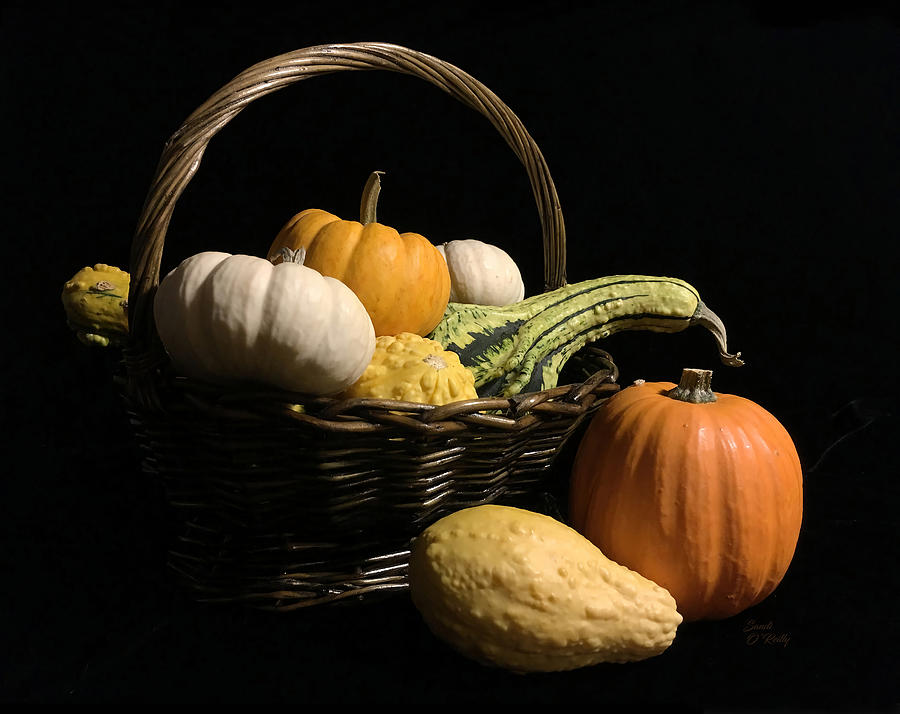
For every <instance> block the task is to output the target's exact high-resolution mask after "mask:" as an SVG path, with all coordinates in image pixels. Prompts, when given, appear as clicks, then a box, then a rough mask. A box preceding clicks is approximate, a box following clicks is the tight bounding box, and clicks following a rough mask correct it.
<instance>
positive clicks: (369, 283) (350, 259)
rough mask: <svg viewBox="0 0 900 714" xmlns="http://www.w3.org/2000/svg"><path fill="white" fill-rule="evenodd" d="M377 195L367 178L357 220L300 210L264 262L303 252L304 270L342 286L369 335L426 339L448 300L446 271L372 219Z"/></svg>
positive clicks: (435, 257)
mask: <svg viewBox="0 0 900 714" xmlns="http://www.w3.org/2000/svg"><path fill="white" fill-rule="evenodd" d="M379 191H380V178H379V173H378V172H375V173H373V174H372V175H371V176H370V178H369V181H368V182H367V184H366V188H365V190H364V191H363V199H362V204H361V209H360V221H345V220H341V219H340V218H338V217H337V216H335V215H333V214H331V213H328V212H327V211H323V210H321V209H318V208H310V209H307V210H305V211H301V212H300V213H298V214H297V215H295V216H294V217H293V218H291V220H290V221H288V222H287V224H285V226H284V227H283V228H282V229H281V231H279V233H278V235H277V236H276V237H275V240H274V241H273V242H272V245H271V247H270V248H269V258H270V259H271V260H273V261H275V262H277V261H278V260H279V259H280V255H281V252H282V250H283V249H285V248H288V249H290V250H297V249H298V248H304V249H305V250H306V265H307V266H309V267H310V268H312V269H313V270H316V271H318V272H319V273H321V274H322V275H328V276H331V277H333V278H337V279H338V280H340V281H341V282H342V283H344V284H345V285H347V286H348V287H349V288H350V289H351V290H352V291H353V292H354V293H356V295H357V297H358V298H359V299H360V301H361V302H362V304H363V305H364V306H365V308H366V310H367V311H368V313H369V317H370V318H371V319H372V324H373V326H374V328H375V335H376V337H377V336H380V335H396V334H399V333H401V332H412V333H415V334H417V335H427V334H428V333H429V332H431V331H432V330H433V329H434V328H435V326H436V325H437V324H438V323H439V322H440V321H441V318H442V317H443V315H444V309H445V308H446V307H447V302H448V301H449V299H450V271H449V269H448V268H447V262H446V261H445V260H444V258H443V256H442V255H441V254H440V253H439V252H438V250H437V248H436V247H435V246H434V245H433V244H432V243H431V242H430V241H429V240H428V239H427V238H425V237H424V236H422V235H419V234H418V233H399V232H397V230H396V229H394V228H391V227H390V226H386V225H383V224H381V223H378V222H377V221H376V220H375V209H376V205H377V201H378V193H379Z"/></svg>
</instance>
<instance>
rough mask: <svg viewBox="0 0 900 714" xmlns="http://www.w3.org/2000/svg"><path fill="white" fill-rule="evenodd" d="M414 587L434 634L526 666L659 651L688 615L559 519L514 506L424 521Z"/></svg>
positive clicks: (481, 656)
mask: <svg viewBox="0 0 900 714" xmlns="http://www.w3.org/2000/svg"><path fill="white" fill-rule="evenodd" d="M409 588H410V596H411V598H412V601H413V604H414V605H415V606H416V608H417V609H418V610H419V612H420V613H421V615H422V617H423V619H424V621H425V623H426V624H427V625H428V627H429V628H430V629H431V631H432V632H433V633H434V634H435V635H436V636H437V637H439V638H440V639H442V640H444V641H445V642H447V643H448V644H449V645H450V646H452V647H453V648H455V649H456V650H458V651H459V652H460V653H461V654H463V655H465V656H467V657H469V658H471V659H473V660H476V661H478V662H481V663H483V664H485V665H489V666H495V667H501V668H504V669H508V670H511V671H514V672H521V673H524V672H549V671H560V670H570V669H576V668H579V667H585V666H588V665H594V664H598V663H600V662H629V661H634V660H641V659H645V658H648V657H651V656H653V655H658V654H660V653H662V652H663V651H664V650H665V649H667V648H668V647H669V645H670V644H671V643H672V641H673V640H674V637H675V631H676V629H677V627H678V625H679V624H681V621H682V618H681V615H680V614H679V613H678V612H677V611H676V606H675V600H674V599H673V598H672V596H671V595H670V594H669V592H668V591H667V590H665V589H664V588H662V587H660V586H659V585H657V584H656V583H654V582H652V581H650V580H648V579H647V578H644V577H643V576H641V575H639V574H638V573H636V572H634V571H632V570H629V569H627V568H625V567H623V566H621V565H618V564H617V563H614V562H613V561H611V560H609V559H608V558H607V557H606V556H605V555H603V553H602V552H601V551H600V550H599V549H598V548H597V547H596V546H595V545H593V544H592V543H591V542H590V541H589V540H587V539H586V538H584V537H583V536H582V535H581V534H579V533H578V532H577V531H575V530H573V529H572V528H570V527H568V526H566V525H565V524H563V523H561V522H560V521H557V520H555V519H553V518H551V517H549V516H545V515H542V514H539V513H535V512H531V511H527V510H523V509H519V508H513V507H511V506H501V505H493V504H491V505H482V506H474V507H471V508H466V509H463V510H460V511H457V512H455V513H452V514H450V515H449V516H446V517H444V518H442V519H441V520H439V521H437V522H436V523H434V524H432V525H431V526H429V527H428V528H426V529H425V530H424V531H423V532H422V534H421V535H420V536H419V537H418V538H416V540H415V541H414V543H413V548H412V553H411V556H410V562H409Z"/></svg>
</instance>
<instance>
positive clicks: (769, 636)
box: [743, 618, 791, 647]
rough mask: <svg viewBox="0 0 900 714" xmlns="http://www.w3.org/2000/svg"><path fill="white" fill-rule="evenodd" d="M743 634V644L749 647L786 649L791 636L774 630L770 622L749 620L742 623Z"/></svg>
mask: <svg viewBox="0 0 900 714" xmlns="http://www.w3.org/2000/svg"><path fill="white" fill-rule="evenodd" d="M743 632H744V637H745V642H746V643H747V645H748V646H749V647H753V646H754V645H770V646H776V647H778V646H780V647H787V646H788V643H789V642H790V641H791V634H790V633H789V632H780V631H778V630H776V629H775V625H774V624H773V623H772V621H771V620H769V621H768V622H757V621H756V620H754V619H752V618H751V619H749V620H747V622H745V623H744V629H743Z"/></svg>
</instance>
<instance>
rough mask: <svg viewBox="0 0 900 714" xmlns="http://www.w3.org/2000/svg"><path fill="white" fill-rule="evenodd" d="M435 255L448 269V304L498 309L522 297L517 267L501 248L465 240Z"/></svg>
mask: <svg viewBox="0 0 900 714" xmlns="http://www.w3.org/2000/svg"><path fill="white" fill-rule="evenodd" d="M438 251H439V252H440V253H441V255H443V256H444V259H445V260H446V261H447V267H448V268H449V269H450V302H458V303H468V304H473V305H493V306H497V307H502V306H504V305H511V304H512V303H516V302H519V301H521V300H522V299H523V298H524V297H525V285H524V283H523V282H522V274H521V273H520V271H519V266H518V265H516V262H515V261H514V260H513V259H512V258H511V257H510V256H509V254H508V253H507V252H506V251H505V250H503V249H502V248H499V247H497V246H495V245H492V244H490V243H485V242H483V241H480V240H475V239H472V238H467V239H464V240H452V241H450V242H448V243H444V244H442V245H439V246H438Z"/></svg>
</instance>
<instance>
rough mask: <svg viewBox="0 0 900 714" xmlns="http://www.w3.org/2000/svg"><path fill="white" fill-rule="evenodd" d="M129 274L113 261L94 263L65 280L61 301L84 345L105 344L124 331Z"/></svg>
mask: <svg viewBox="0 0 900 714" xmlns="http://www.w3.org/2000/svg"><path fill="white" fill-rule="evenodd" d="M130 282H131V276H130V275H129V274H128V273H127V272H125V271H124V270H121V269H120V268H117V267H115V266H113V265H106V264H105V263H97V264H96V265H94V267H90V266H88V267H85V268H82V269H81V270H79V271H78V272H77V273H75V275H73V276H72V278H71V279H70V280H69V281H67V282H66V284H65V285H64V286H63V290H62V303H63V308H64V309H65V311H66V319H67V320H68V323H69V326H70V327H71V328H72V329H73V330H75V334H76V335H77V336H78V339H79V340H81V341H82V342H84V343H85V344H88V345H100V346H102V347H106V346H108V345H109V344H110V343H111V342H112V343H116V342H121V340H122V339H123V338H124V337H125V336H126V335H127V334H128V288H129V284H130Z"/></svg>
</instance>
